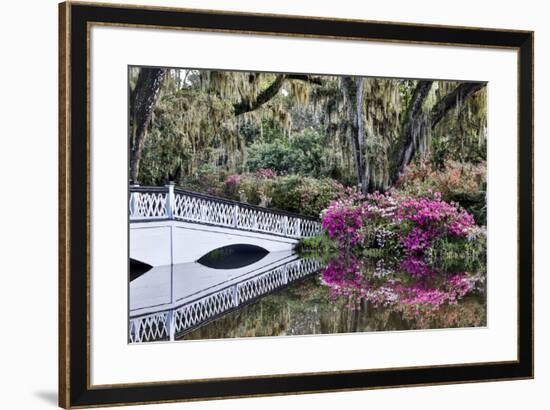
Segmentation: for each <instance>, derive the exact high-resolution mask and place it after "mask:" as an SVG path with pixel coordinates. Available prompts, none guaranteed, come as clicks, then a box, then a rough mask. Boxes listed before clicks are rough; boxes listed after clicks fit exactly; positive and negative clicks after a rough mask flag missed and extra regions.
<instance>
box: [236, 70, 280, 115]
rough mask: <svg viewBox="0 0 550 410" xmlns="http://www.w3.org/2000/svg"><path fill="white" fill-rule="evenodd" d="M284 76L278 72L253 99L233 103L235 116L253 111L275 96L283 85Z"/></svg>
mask: <svg viewBox="0 0 550 410" xmlns="http://www.w3.org/2000/svg"><path fill="white" fill-rule="evenodd" d="M285 78H286V76H285V75H284V74H279V75H278V76H277V77H276V78H275V80H274V81H273V82H272V83H271V85H270V86H269V87H267V88H266V89H265V90H263V91H262V92H261V93H260V94H258V96H257V97H256V99H255V100H253V101H250V100H243V101H241V102H239V103H236V104H233V109H234V112H235V116H237V115H241V114H244V113H246V112H250V111H254V110H256V109H258V108H260V107H261V106H262V105H264V104H265V103H266V102H268V101H269V100H271V99H272V98H273V97H275V96H276V95H277V93H278V92H279V90H280V89H281V87H282V86H283V82H284V81H285Z"/></svg>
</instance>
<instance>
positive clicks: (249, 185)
mask: <svg viewBox="0 0 550 410" xmlns="http://www.w3.org/2000/svg"><path fill="white" fill-rule="evenodd" d="M128 93H129V98H128V101H129V107H128V112H129V124H128V131H129V147H130V149H129V161H128V176H129V255H130V261H129V277H128V280H129V342H130V343H144V342H155V341H167V340H170V341H172V340H191V339H220V338H237V337H239V338H240V337H260V336H294V335H316V334H335V333H354V332H373V331H397V330H400V331H404V330H418V329H441V328H466V327H482V326H486V325H487V304H486V221H487V204H486V185H487V184H486V173H487V172H486V170H487V168H486V159H487V156H486V152H487V143H486V137H487V88H486V84H485V83H483V82H466V81H453V80H426V79H406V78H403V79H401V78H373V77H359V76H341V75H325V74H308V73H269V72H242V71H222V70H213V69H196V68H165V67H138V66H131V67H129V69H128Z"/></svg>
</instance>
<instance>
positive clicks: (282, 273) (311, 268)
mask: <svg viewBox="0 0 550 410" xmlns="http://www.w3.org/2000/svg"><path fill="white" fill-rule="evenodd" d="M321 268H322V264H321V262H320V261H318V260H316V259H295V260H293V261H290V262H287V263H285V264H282V265H280V266H277V267H275V268H272V269H269V270H268V271H265V272H261V273H259V274H258V275H256V276H253V277H251V278H249V279H246V280H244V281H242V282H239V283H236V284H233V285H229V286H227V287H224V288H222V289H220V290H217V291H215V292H213V293H211V294H209V295H205V296H201V297H199V298H197V299H194V300H191V301H187V302H186V303H184V304H182V305H181V306H177V307H175V308H172V309H168V310H162V311H159V312H155V313H149V314H146V315H140V316H136V317H130V323H129V325H130V332H129V333H130V334H129V341H130V343H140V342H154V341H159V340H168V339H169V340H174V339H175V337H178V336H180V335H182V334H184V333H187V332H189V331H191V330H194V329H196V328H198V327H199V326H201V325H203V324H205V323H207V322H210V321H211V320H214V319H217V318H219V317H221V316H223V315H225V314H227V313H229V312H231V311H233V310H235V309H236V308H238V307H240V306H244V305H247V304H250V303H252V302H254V301H256V300H257V299H258V298H260V297H263V296H266V295H268V294H270V293H272V292H274V291H276V290H278V289H282V288H284V287H286V286H287V285H288V284H290V283H292V282H294V281H297V280H299V279H302V278H305V277H306V276H308V275H310V274H313V273H315V272H318V271H319V270H320V269H321Z"/></svg>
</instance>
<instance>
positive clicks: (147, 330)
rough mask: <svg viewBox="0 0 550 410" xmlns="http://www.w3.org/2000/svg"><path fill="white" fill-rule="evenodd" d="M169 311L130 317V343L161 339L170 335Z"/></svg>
mask: <svg viewBox="0 0 550 410" xmlns="http://www.w3.org/2000/svg"><path fill="white" fill-rule="evenodd" d="M169 322H170V312H159V313H153V314H151V315H147V316H143V317H140V318H138V319H130V343H140V342H151V341H153V340H163V339H167V338H168V337H169V336H170V331H169V330H170V323H169Z"/></svg>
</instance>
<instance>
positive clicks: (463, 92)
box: [430, 83, 485, 129]
mask: <svg viewBox="0 0 550 410" xmlns="http://www.w3.org/2000/svg"><path fill="white" fill-rule="evenodd" d="M483 87H485V83H462V84H460V85H459V86H458V87H456V88H455V89H454V91H453V92H452V93H449V94H447V95H446V96H445V97H443V98H442V99H441V100H439V101H438V103H437V104H436V105H435V106H434V107H433V108H432V111H431V113H430V121H431V124H430V126H431V127H432V129H433V128H435V126H436V125H437V124H438V123H439V121H441V120H442V119H443V117H445V114H447V112H448V111H449V110H451V109H453V108H454V107H456V105H457V104H458V102H459V101H465V100H466V99H467V98H468V97H469V96H470V95H473V94H475V93H476V92H477V91H479V90H481V89H482V88H483Z"/></svg>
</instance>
